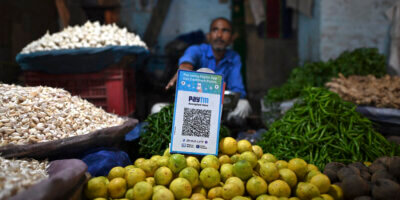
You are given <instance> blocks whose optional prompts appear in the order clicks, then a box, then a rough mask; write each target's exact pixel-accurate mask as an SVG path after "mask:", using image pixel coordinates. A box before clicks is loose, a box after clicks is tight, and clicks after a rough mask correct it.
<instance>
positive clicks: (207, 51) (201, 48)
mask: <svg viewBox="0 0 400 200" xmlns="http://www.w3.org/2000/svg"><path fill="white" fill-rule="evenodd" d="M185 62H186V63H190V64H192V65H193V67H194V70H198V69H200V68H209V69H211V70H213V71H214V72H215V73H217V74H221V75H223V77H224V82H226V88H227V89H228V90H231V91H234V92H239V93H240V98H245V97H246V91H245V89H244V86H243V80H242V76H241V74H240V69H241V68H242V62H241V61H240V56H239V54H237V53H236V52H235V51H233V50H227V51H226V52H225V55H224V57H223V58H222V60H220V61H219V63H218V65H216V60H215V57H214V54H213V51H212V47H211V45H209V44H200V45H193V46H190V47H189V48H187V49H186V51H185V53H184V54H183V56H182V57H181V58H180V59H179V65H181V64H182V63H185Z"/></svg>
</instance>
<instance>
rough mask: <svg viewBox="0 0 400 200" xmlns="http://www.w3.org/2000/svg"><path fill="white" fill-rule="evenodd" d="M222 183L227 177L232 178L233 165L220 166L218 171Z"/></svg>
mask: <svg viewBox="0 0 400 200" xmlns="http://www.w3.org/2000/svg"><path fill="white" fill-rule="evenodd" d="M220 173H221V178H222V181H224V182H225V181H226V179H228V178H229V177H232V176H233V165H232V164H229V163H226V164H223V165H222V166H221V169H220Z"/></svg>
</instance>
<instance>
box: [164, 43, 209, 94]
mask: <svg viewBox="0 0 400 200" xmlns="http://www.w3.org/2000/svg"><path fill="white" fill-rule="evenodd" d="M200 56H201V53H200V49H199V46H197V45H195V46H190V47H189V48H187V49H186V51H185V53H184V54H183V56H182V57H181V58H180V59H179V67H178V70H179V69H182V70H190V71H192V70H193V69H194V66H195V65H196V63H198V62H197V61H198V60H199V58H200ZM177 78H178V72H176V73H175V75H174V76H173V77H172V78H171V80H170V81H169V82H168V84H167V85H166V86H165V89H166V90H168V89H169V88H171V87H173V86H174V85H175V83H176V79H177Z"/></svg>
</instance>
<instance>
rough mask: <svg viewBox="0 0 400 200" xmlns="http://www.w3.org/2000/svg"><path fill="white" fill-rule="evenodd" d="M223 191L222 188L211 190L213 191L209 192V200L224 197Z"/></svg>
mask: <svg viewBox="0 0 400 200" xmlns="http://www.w3.org/2000/svg"><path fill="white" fill-rule="evenodd" d="M222 191H223V189H222V187H213V188H211V189H210V190H209V191H208V195H207V197H208V198H209V199H214V198H217V197H222Z"/></svg>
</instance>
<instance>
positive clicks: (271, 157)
mask: <svg viewBox="0 0 400 200" xmlns="http://www.w3.org/2000/svg"><path fill="white" fill-rule="evenodd" d="M261 159H263V160H266V161H268V162H273V163H274V162H276V161H277V159H276V157H275V156H274V155H272V154H270V153H264V154H263V155H262V156H261Z"/></svg>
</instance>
